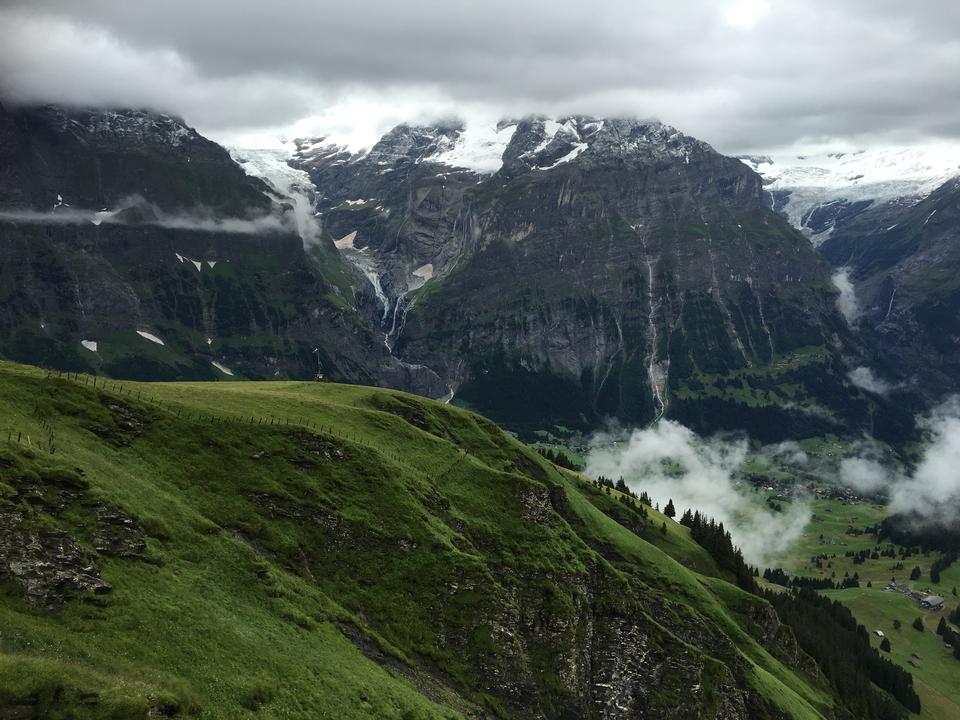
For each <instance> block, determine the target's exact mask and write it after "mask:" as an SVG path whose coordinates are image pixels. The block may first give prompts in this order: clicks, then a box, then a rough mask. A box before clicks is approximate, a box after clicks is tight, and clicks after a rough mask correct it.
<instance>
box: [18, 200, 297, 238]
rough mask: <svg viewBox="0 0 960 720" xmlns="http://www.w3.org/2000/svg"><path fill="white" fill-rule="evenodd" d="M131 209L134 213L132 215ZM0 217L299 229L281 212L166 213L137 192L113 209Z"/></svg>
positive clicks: (249, 231) (229, 229) (204, 228)
mask: <svg viewBox="0 0 960 720" xmlns="http://www.w3.org/2000/svg"><path fill="white" fill-rule="evenodd" d="M128 211H133V214H134V215H135V216H134V217H131V213H130V212H128ZM0 221H5V222H14V223H27V224H31V225H130V226H134V225H150V226H154V227H162V228H169V229H172V230H196V231H200V232H215V233H232V234H238V235H261V234H265V233H290V232H293V233H299V218H297V217H296V214H294V217H293V218H291V217H289V215H288V214H284V215H259V216H255V217H250V218H239V217H216V216H214V214H213V213H212V211H210V210H209V209H207V208H196V209H194V210H193V211H192V212H190V213H185V212H180V213H168V212H164V211H163V210H161V209H160V208H158V207H157V206H156V205H154V204H152V203H150V202H147V201H146V200H144V199H143V198H141V197H139V196H136V195H134V196H131V197H128V198H125V199H124V200H122V201H121V202H120V203H119V204H118V206H117V207H116V208H115V209H113V210H99V211H97V210H87V209H82V208H71V207H66V206H64V207H58V208H55V209H53V210H48V211H43V210H25V209H16V208H8V209H0Z"/></svg>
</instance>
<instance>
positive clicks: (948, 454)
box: [890, 396, 960, 528]
mask: <svg viewBox="0 0 960 720" xmlns="http://www.w3.org/2000/svg"><path fill="white" fill-rule="evenodd" d="M921 425H922V426H923V427H924V428H925V429H926V430H927V432H928V433H929V436H928V442H927V445H926V449H925V451H924V453H923V459H922V460H921V461H920V464H919V465H917V468H916V470H915V471H914V472H913V474H912V476H910V477H907V478H902V479H899V480H898V481H897V482H896V483H894V484H893V485H892V487H891V488H890V509H891V510H893V511H894V512H897V513H903V514H906V515H909V516H911V517H912V518H915V519H916V520H917V521H918V522H919V523H920V524H922V525H934V526H938V527H943V528H948V527H952V526H955V525H956V523H957V522H958V521H960V398H958V397H956V396H955V397H953V398H951V399H950V400H948V401H947V402H945V403H944V404H943V405H941V406H940V407H938V408H937V409H936V410H935V411H934V412H933V413H932V414H931V415H930V416H929V417H927V418H924V419H923V420H922V421H921Z"/></svg>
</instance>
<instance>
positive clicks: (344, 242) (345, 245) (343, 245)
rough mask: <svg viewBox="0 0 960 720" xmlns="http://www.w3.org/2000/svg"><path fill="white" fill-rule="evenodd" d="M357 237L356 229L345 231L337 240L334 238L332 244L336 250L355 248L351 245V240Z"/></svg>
mask: <svg viewBox="0 0 960 720" xmlns="http://www.w3.org/2000/svg"><path fill="white" fill-rule="evenodd" d="M356 237H357V231H356V230H354V231H353V232H350V233H347V234H346V235H344V236H343V237H342V238H340V239H339V240H334V241H333V244H334V245H335V246H336V247H337V250H356V248H355V247H354V245H353V241H354V240H355V239H356Z"/></svg>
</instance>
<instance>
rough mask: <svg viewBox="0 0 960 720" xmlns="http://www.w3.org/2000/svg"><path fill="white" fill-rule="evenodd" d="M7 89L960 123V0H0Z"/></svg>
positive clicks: (361, 117) (156, 101) (753, 126)
mask: <svg viewBox="0 0 960 720" xmlns="http://www.w3.org/2000/svg"><path fill="white" fill-rule="evenodd" d="M0 32H2V37H3V42H2V43H0V97H2V98H3V99H4V101H5V102H15V101H29V102H59V103H69V104H79V105H95V106H101V105H112V106H135V107H147V108H152V109H157V110H162V111H165V112H170V113H174V114H177V115H180V116H182V117H183V118H184V119H185V120H186V121H187V122H188V123H189V124H191V125H193V126H195V127H197V128H198V129H199V130H201V132H204V133H205V134H207V135H209V136H211V137H213V138H214V139H220V140H221V141H227V142H233V143H239V144H243V145H261V144H266V139H270V138H272V139H273V140H275V139H276V138H277V137H278V136H280V135H286V136H291V137H292V136H302V135H313V134H321V133H322V134H330V135H332V136H333V138H334V139H337V140H338V141H342V142H347V143H349V144H351V145H354V146H359V145H363V144H368V143H369V142H370V141H371V139H375V138H376V137H377V136H378V135H379V134H380V133H382V132H383V131H385V130H386V129H388V128H389V127H391V126H393V125H395V124H396V123H398V122H401V121H411V122H420V121H429V120H432V119H440V118H450V117H460V118H463V119H465V120H467V122H474V121H476V122H479V121H483V120H490V119H492V118H497V117H517V116H522V115H528V114H546V115H563V114H567V113H582V114H588V115H597V116H610V115H620V116H636V117H641V118H650V117H656V118H659V119H661V120H663V121H664V122H667V123H669V124H671V125H674V126H676V127H678V128H680V129H681V130H683V131H684V132H686V133H688V134H691V135H694V136H697V137H699V138H701V139H703V140H706V141H707V142H710V143H711V144H713V145H714V146H715V147H716V148H718V149H719V150H721V151H723V152H727V153H736V152H756V151H764V150H768V149H774V148H782V147H788V146H802V145H805V144H807V145H810V144H814V143H816V144H822V143H824V142H833V141H837V142H844V143H847V144H849V143H854V144H861V145H864V144H869V143H874V144H911V143H916V142H921V141H928V140H932V139H946V140H950V141H953V140H957V139H958V138H960V82H958V81H957V78H958V77H960V3H958V2H956V1H955V0H923V1H922V2H914V3H905V2H902V0H896V1H893V0H843V2H836V0H671V1H670V2H663V1H662V0H657V1H654V2H651V1H649V0H593V2H587V3H585V2H566V1H564V0H554V2H544V1H543V0H483V1H482V2H481V1H480V0H404V1H403V2H396V0H351V2H336V3H333V2H327V0H319V1H317V0H272V1H271V2H264V0H203V1H202V2H199V1H198V0H162V2H161V1H157V0H137V1H136V2H131V1H130V0H0Z"/></svg>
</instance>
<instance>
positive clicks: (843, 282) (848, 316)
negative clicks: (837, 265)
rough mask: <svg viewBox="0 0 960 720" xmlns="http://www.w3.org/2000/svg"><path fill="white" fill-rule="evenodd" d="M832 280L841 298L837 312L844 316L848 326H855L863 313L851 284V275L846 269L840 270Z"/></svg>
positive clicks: (839, 298) (838, 299)
mask: <svg viewBox="0 0 960 720" xmlns="http://www.w3.org/2000/svg"><path fill="white" fill-rule="evenodd" d="M832 280H833V284H834V285H835V286H836V288H837V290H839V291H840V296H839V297H838V298H837V310H839V311H840V314H841V315H843V317H844V319H845V320H846V321H847V324H848V325H853V323H854V321H855V320H856V319H857V318H858V317H860V314H861V312H863V311H862V309H861V307H860V303H859V302H858V301H857V293H856V291H855V290H854V287H853V283H852V282H850V273H849V271H848V270H846V269H843V270H839V271H838V272H836V273H834V275H833V278H832Z"/></svg>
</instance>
